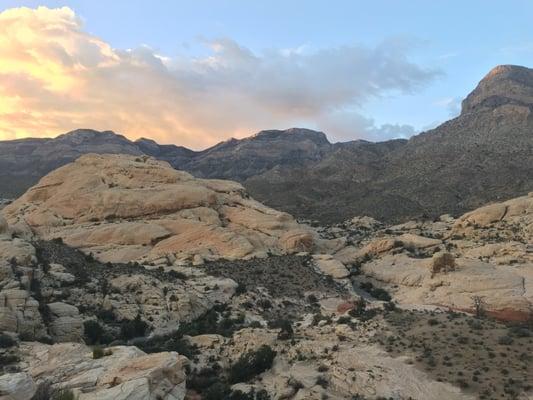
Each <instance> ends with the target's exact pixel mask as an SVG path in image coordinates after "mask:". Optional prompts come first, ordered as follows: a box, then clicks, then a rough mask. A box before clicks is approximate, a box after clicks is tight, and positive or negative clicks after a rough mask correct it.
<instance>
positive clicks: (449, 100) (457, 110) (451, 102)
mask: <svg viewBox="0 0 533 400" xmlns="http://www.w3.org/2000/svg"><path fill="white" fill-rule="evenodd" d="M461 104H462V99H461V98H460V97H446V98H444V99H441V100H439V101H437V102H436V103H435V105H437V106H438V107H441V108H445V109H446V111H448V115H449V117H450V118H455V117H457V116H458V115H459V114H461Z"/></svg>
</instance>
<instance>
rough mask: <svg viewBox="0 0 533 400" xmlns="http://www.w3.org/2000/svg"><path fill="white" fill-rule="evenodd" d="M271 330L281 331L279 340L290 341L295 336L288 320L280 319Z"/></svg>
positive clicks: (273, 323) (271, 325)
mask: <svg viewBox="0 0 533 400" xmlns="http://www.w3.org/2000/svg"><path fill="white" fill-rule="evenodd" d="M270 327H271V328H274V329H281V330H280V332H279V333H278V339H279V340H288V339H291V338H292V337H293V336H294V330H293V329H292V324H291V321H289V320H288V319H278V320H276V321H273V322H272V323H271V324H270Z"/></svg>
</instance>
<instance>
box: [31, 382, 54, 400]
mask: <svg viewBox="0 0 533 400" xmlns="http://www.w3.org/2000/svg"><path fill="white" fill-rule="evenodd" d="M52 392H53V389H52V385H51V384H50V383H49V382H43V383H41V384H40V385H39V386H37V390H36V391H35V394H34V395H33V397H32V398H31V400H51V399H52V394H53V393H52Z"/></svg>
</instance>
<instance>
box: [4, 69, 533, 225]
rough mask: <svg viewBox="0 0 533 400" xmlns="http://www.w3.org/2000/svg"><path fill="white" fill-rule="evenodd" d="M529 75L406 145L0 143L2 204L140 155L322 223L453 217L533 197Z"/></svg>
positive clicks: (292, 137) (502, 76)
mask: <svg viewBox="0 0 533 400" xmlns="http://www.w3.org/2000/svg"><path fill="white" fill-rule="evenodd" d="M532 108H533V70H532V69H529V68H525V67H518V66H499V67H496V68H494V69H493V70H492V71H490V72H489V73H488V74H487V76H485V77H484V78H483V79H482V80H481V82H480V83H479V85H478V86H477V87H476V88H475V90H474V91H473V92H472V93H470V94H469V95H468V96H467V98H466V99H465V100H464V102H463V109H462V112H461V114H460V115H459V116H458V117H457V118H454V119H452V120H450V121H448V122H445V123H444V124H442V125H440V126H439V127H437V128H435V129H433V130H430V131H427V132H424V133H421V134H419V135H417V136H414V137H412V138H411V139H409V140H390V141H386V142H379V143H372V142H367V141H364V140H356V141H351V142H345V143H330V142H329V141H328V139H327V137H326V135H325V134H324V133H322V132H316V131H312V130H308V129H299V128H293V129H288V130H285V131H280V130H270V131H262V132H259V133H258V134H256V135H254V136H251V137H249V138H245V139H230V140H227V141H225V142H222V143H219V144H217V145H215V146H213V147H211V148H209V149H206V150H204V151H192V150H189V149H186V148H184V147H180V146H175V145H159V144H157V143H156V142H154V141H153V140H150V139H139V140H137V141H135V142H133V141H130V140H128V139H127V138H125V137H124V136H121V135H117V134H114V133H113V132H109V131H106V132H97V131H92V130H77V131H73V132H70V133H67V134H64V135H61V136H59V137H57V138H55V139H20V140H15V141H4V142H0V171H1V172H0V197H3V198H13V197H17V196H19V195H20V194H22V193H23V192H24V191H25V190H26V189H27V188H29V187H30V186H31V185H32V184H34V183H36V182H37V180H38V179H39V178H40V177H42V176H43V175H45V174H46V173H48V172H50V171H51V170H53V169H54V168H56V167H58V166H61V165H64V164H66V163H68V162H71V161H73V160H74V159H76V158H77V157H79V156H80V155H82V154H85V153H123V154H130V155H142V154H144V155H149V156H152V157H155V158H158V159H160V160H164V161H167V162H169V163H170V164H171V165H172V166H173V167H174V168H177V169H180V170H184V171H188V172H190V173H192V174H193V175H194V176H196V177H200V178H222V179H231V180H236V181H239V182H241V183H242V184H243V185H244V186H245V187H246V189H247V190H248V191H249V192H250V194H251V195H252V196H254V197H255V198H256V199H258V200H259V201H262V202H264V203H266V204H267V205H269V206H272V207H275V208H277V209H280V210H283V211H287V212H289V213H291V214H293V215H295V216H296V217H300V218H308V219H316V220H319V221H321V222H323V223H331V222H339V221H342V220H344V219H346V218H350V217H352V216H354V215H370V216H372V217H375V218H377V219H379V220H382V221H389V222H395V221H402V220H407V219H409V218H416V217H422V216H427V217H436V216H438V215H441V214H444V213H451V214H455V215H459V214H461V213H462V212H465V211H468V210H471V209H474V208H476V207H478V206H480V205H482V204H485V203H486V202H489V201H498V200H504V199H508V198H511V197H514V196H517V195H522V194H526V193H527V192H529V191H531V190H533V178H532V176H533V167H532V166H533V137H532V135H533V118H532V116H531V110H532Z"/></svg>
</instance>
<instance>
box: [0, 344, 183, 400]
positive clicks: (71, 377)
mask: <svg viewBox="0 0 533 400" xmlns="http://www.w3.org/2000/svg"><path fill="white" fill-rule="evenodd" d="M20 352H21V357H22V358H23V360H24V365H25V366H24V367H23V369H24V371H22V372H18V373H13V374H5V375H3V376H2V377H0V395H4V396H6V397H1V398H2V399H4V398H6V399H29V398H31V396H33V394H34V393H35V391H36V388H37V386H38V384H40V383H44V382H48V383H51V384H52V386H53V387H56V388H62V389H65V390H66V389H68V390H71V391H72V392H73V393H74V395H76V396H77V398H78V399H79V400H97V399H98V400H108V399H109V400H111V399H113V400H132V399H153V400H155V399H162V400H182V399H183V398H184V396H185V367H186V366H187V364H188V360H187V359H186V358H185V357H183V356H180V355H179V354H177V353H175V352H161V353H157V354H149V355H147V354H145V353H143V352H142V351H141V350H139V349H138V348H136V347H126V346H117V347H112V348H109V349H108V353H109V355H107V356H104V357H102V358H99V359H93V353H92V351H91V349H90V348H88V347H87V346H85V345H82V344H74V343H64V344H56V345H52V346H51V345H46V344H41V343H35V342H27V343H23V344H21V346H20ZM8 383H9V384H8Z"/></svg>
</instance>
